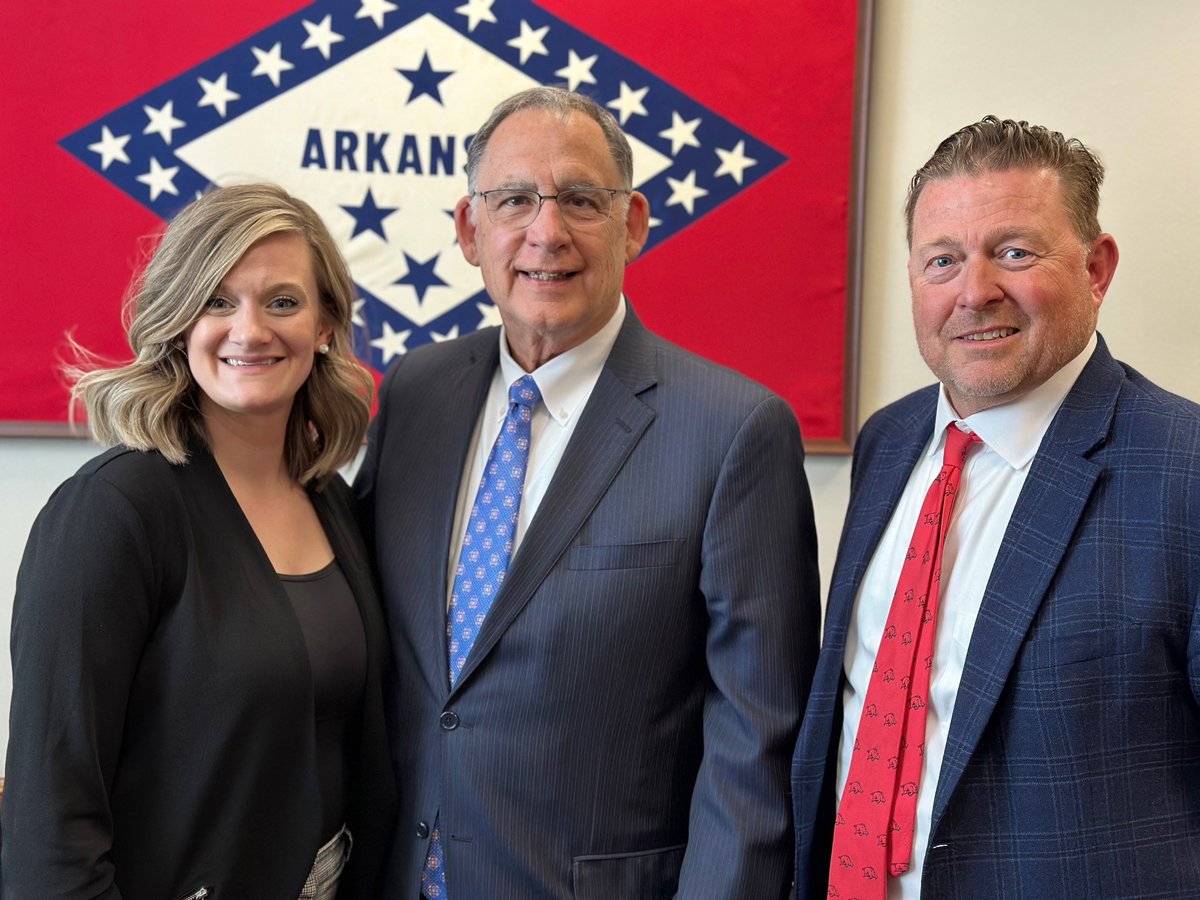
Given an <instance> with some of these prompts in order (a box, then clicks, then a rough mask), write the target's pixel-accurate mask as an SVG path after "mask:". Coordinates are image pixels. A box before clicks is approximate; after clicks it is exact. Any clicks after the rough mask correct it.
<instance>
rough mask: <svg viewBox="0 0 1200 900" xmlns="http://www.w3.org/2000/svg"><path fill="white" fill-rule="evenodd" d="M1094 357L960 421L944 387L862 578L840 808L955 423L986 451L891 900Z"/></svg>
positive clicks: (963, 518) (849, 642)
mask: <svg viewBox="0 0 1200 900" xmlns="http://www.w3.org/2000/svg"><path fill="white" fill-rule="evenodd" d="M1095 348H1096V336H1095V334H1093V335H1092V337H1091V339H1090V340H1089V341H1088V344H1087V346H1086V347H1085V348H1084V350H1083V352H1082V353H1080V354H1079V355H1078V356H1077V357H1075V359H1073V360H1072V361H1071V362H1069V363H1067V364H1066V365H1065V366H1063V367H1062V368H1061V369H1059V370H1058V371H1057V372H1056V373H1055V374H1054V375H1052V376H1051V377H1050V378H1049V379H1048V380H1047V381H1046V382H1045V383H1043V384H1041V385H1040V386H1038V387H1036V388H1034V389H1033V390H1031V391H1030V392H1029V393H1027V394H1025V395H1024V396H1023V397H1021V398H1019V399H1017V400H1015V401H1013V402H1012V403H1007V404H1004V405H1002V406H996V407H993V408H991V409H987V410H984V411H983V412H979V413H976V414H975V415H973V416H968V417H967V418H966V419H960V418H959V417H958V416H957V415H956V414H955V412H954V409H953V407H952V406H951V405H950V401H949V399H948V398H947V397H946V389H945V387H944V386H943V387H942V388H941V390H940V392H939V394H938V407H937V416H936V418H935V420H934V426H933V434H932V435H930V438H929V441H928V443H927V444H926V447H925V451H924V453H923V454H922V455H921V456H920V457H919V459H918V460H917V464H916V466H914V467H913V470H912V473H911V474H910V475H909V478H908V483H907V485H905V488H904V492H903V493H902V494H901V495H900V500H899V503H898V504H897V505H896V509H895V511H894V512H893V513H892V518H891V519H890V520H889V522H888V525H887V528H886V529H885V530H884V533H883V537H882V538H881V539H880V541H879V546H878V547H876V548H875V553H874V555H873V556H872V557H871V563H870V565H869V566H868V567H867V571H866V573H865V574H864V576H863V581H862V585H861V586H860V587H859V593H858V598H857V600H856V602H855V606H854V613H853V616H852V617H851V620H850V627H849V630H848V632H847V634H846V655H845V660H844V668H845V673H846V685H845V688H844V690H843V693H842V706H843V709H844V719H843V722H842V739H841V748H840V750H839V754H838V778H837V784H838V802H839V803H840V802H841V797H842V789H843V787H844V786H845V784H846V777H847V773H848V772H849V770H850V757H851V754H852V752H853V748H854V737H855V735H856V734H857V732H858V724H859V718H860V717H861V715H862V708H863V701H864V699H865V698H866V694H867V685H868V682H869V681H870V678H871V669H872V667H873V666H874V663H875V655H876V653H877V652H878V650H879V642H880V640H881V638H882V635H883V628H884V625H885V624H886V622H887V617H888V612H889V611H890V607H891V601H892V595H893V594H894V593H895V590H896V582H897V580H898V579H899V577H900V568H901V565H902V563H903V560H904V554H905V552H906V551H907V548H908V543H909V540H910V538H911V537H912V532H913V527H914V524H915V523H916V520H917V515H918V513H919V512H920V509H921V504H922V502H923V501H924V499H925V494H926V493H927V492H928V491H929V486H930V485H931V484H932V483H933V479H934V477H935V476H936V475H937V473H938V472H939V471H940V470H941V466H942V451H943V447H944V441H945V435H946V428H947V426H948V425H949V424H950V423H951V422H957V423H959V425H960V426H961V427H962V428H963V430H964V431H968V432H970V431H973V432H975V433H976V434H978V435H979V436H980V438H982V439H983V442H984V446H982V447H979V448H976V449H975V450H974V451H972V453H971V455H970V456H969V457H968V458H967V465H966V468H965V469H964V470H963V475H962V481H961V483H960V485H959V491H958V498H957V500H956V501H955V505H954V513H953V515H952V517H951V519H950V528H949V531H948V532H947V534H946V543H945V548H944V551H943V559H942V579H941V593H940V595H939V599H938V620H937V632H936V634H935V641H934V658H933V669H932V672H931V675H930V687H929V697H928V698H927V700H928V710H927V714H928V718H927V719H926V724H925V755H924V758H923V760H922V767H921V785H920V791H919V793H918V795H917V820H916V830H915V833H914V835H913V859H912V865H911V867H910V868H909V870H908V871H907V872H906V873H905V874H904V875H902V876H900V877H899V878H889V879H888V897H889V900H899V898H904V900H915V898H918V897H920V896H921V872H922V870H923V868H924V862H925V850H926V847H927V846H928V843H929V828H930V819H931V815H932V812H933V798H934V795H935V794H936V792H937V785H938V777H939V775H940V773H941V768H942V757H943V755H944V753H945V750H946V738H947V736H948V735H949V733H950V719H951V716H953V714H954V701H955V699H956V698H957V696H958V685H959V682H960V681H961V680H962V673H963V666H964V664H965V662H966V658H967V648H968V646H969V645H970V642H971V633H972V632H973V631H974V628H975V619H976V617H977V616H978V614H979V606H980V604H981V603H982V602H983V594H984V591H985V590H986V588H987V585H988V581H989V579H990V578H991V575H992V566H993V564H994V563H995V561H996V554H997V553H998V552H999V550H1000V544H1001V542H1002V541H1003V539H1004V533H1005V531H1006V530H1007V529H1008V523H1009V520H1010V519H1011V518H1012V512H1013V508H1014V507H1015V506H1016V503H1017V498H1018V497H1019V496H1020V494H1021V488H1022V486H1023V485H1024V484H1025V477H1026V475H1027V474H1028V473H1029V466H1030V464H1031V463H1032V462H1033V458H1034V456H1036V454H1037V451H1038V447H1039V446H1040V445H1041V443H1042V438H1043V437H1044V436H1045V434H1046V431H1047V429H1048V428H1049V427H1050V423H1051V421H1052V420H1053V419H1054V416H1055V414H1056V413H1057V412H1058V408H1059V407H1060V406H1061V405H1062V402H1063V400H1064V399H1066V396H1067V394H1068V393H1069V392H1070V390H1071V387H1072V386H1073V385H1074V384H1075V380H1076V379H1077V378H1078V377H1079V373H1080V372H1082V371H1083V367H1084V366H1085V365H1086V364H1087V361H1088V360H1089V359H1090V358H1091V355H1092V351H1093V350H1095ZM896 439H897V440H901V439H902V436H901V435H897V436H896ZM959 557H962V558H963V559H964V560H965V561H966V562H965V563H964V564H963V565H962V566H958V565H956V561H957V560H958V558H959Z"/></svg>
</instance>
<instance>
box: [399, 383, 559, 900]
mask: <svg viewBox="0 0 1200 900" xmlns="http://www.w3.org/2000/svg"><path fill="white" fill-rule="evenodd" d="M541 399H542V392H541V391H539V390H538V386H537V384H536V383H535V382H534V380H533V376H532V375H525V376H523V377H521V378H518V379H517V380H516V381H514V382H513V384H512V387H510V388H509V389H508V415H507V416H505V418H504V424H503V425H502V426H501V427H500V434H498V435H497V436H496V443H494V444H493V445H492V452H491V453H490V454H488V460H487V465H486V466H484V469H483V478H481V479H480V480H479V490H478V491H476V492H475V502H474V503H473V504H472V505H471V516H470V519H468V521H467V530H466V533H465V534H464V535H463V543H462V552H461V554H460V555H459V558H458V568H457V569H455V571H454V589H453V590H452V591H451V594H450V614H449V616H448V617H447V621H446V643H447V650H448V654H449V662H450V686H451V687H453V686H454V682H455V681H457V680H458V673H459V672H461V671H462V668H463V666H465V665H466V663H467V655H468V654H469V653H470V652H471V647H472V646H474V644H475V637H476V636H477V635H478V634H479V629H480V628H481V627H482V626H483V620H484V619H485V618H486V617H487V614H488V610H489V609H491V607H492V601H493V600H495V599H496V594H498V593H499V592H500V586H501V585H502V584H504V573H505V572H506V571H508V562H509V560H510V559H512V551H513V539H514V537H515V536H516V532H517V516H518V515H519V514H520V512H521V491H522V489H523V488H524V486H525V469H526V467H527V465H528V463H529V429H530V423H531V422H532V421H533V408H534V407H535V406H537V404H538V403H540V402H541ZM438 818H439V821H436V822H434V825H433V833H432V834H431V835H430V836H429V853H428V856H427V858H426V860H425V868H424V869H422V871H421V892H422V893H423V894H424V895H425V896H426V897H428V898H429V900H446V856H445V851H444V849H443V845H442V836H441V822H440V818H441V817H440V816H439V817H438Z"/></svg>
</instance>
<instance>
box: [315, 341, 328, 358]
mask: <svg viewBox="0 0 1200 900" xmlns="http://www.w3.org/2000/svg"><path fill="white" fill-rule="evenodd" d="M317 352H318V353H320V354H321V355H322V356H324V355H325V354H326V353H328V352H329V345H328V344H317Z"/></svg>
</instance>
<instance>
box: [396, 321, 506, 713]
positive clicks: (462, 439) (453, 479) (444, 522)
mask: <svg viewBox="0 0 1200 900" xmlns="http://www.w3.org/2000/svg"><path fill="white" fill-rule="evenodd" d="M497 334H498V329H495V328H489V329H486V331H483V332H477V333H476V334H475V335H472V336H469V337H465V338H462V340H464V341H471V342H473V345H472V346H471V347H470V348H469V351H468V355H467V358H466V360H465V361H464V364H463V365H462V366H461V367H460V368H458V369H457V370H456V371H454V372H453V373H452V374H451V375H450V377H449V378H448V379H447V383H446V384H445V385H444V390H443V391H439V392H438V394H437V397H436V398H435V399H434V403H435V405H433V406H431V409H432V410H433V412H432V415H436V416H437V417H438V419H439V421H437V422H415V423H409V424H408V425H404V424H400V423H398V426H397V427H411V428H415V429H419V430H420V432H421V433H420V434H419V435H418V436H417V437H416V440H419V441H420V442H421V443H423V444H424V448H423V449H422V450H421V451H420V457H421V458H423V459H425V460H427V461H428V466H429V467H428V469H426V470H424V471H423V472H422V473H420V478H421V481H422V484H421V486H420V487H419V493H418V494H417V495H414V499H413V501H412V502H413V503H414V508H422V507H423V508H424V509H425V511H426V513H427V515H428V532H427V537H426V544H425V547H426V550H425V552H424V553H423V554H421V562H422V565H423V570H422V573H421V575H420V576H419V577H414V582H415V583H416V584H418V585H419V587H418V588H417V590H416V591H414V593H413V596H416V597H420V598H422V599H421V600H420V603H421V612H420V618H419V619H418V620H417V622H416V625H415V627H414V629H413V632H412V633H413V634H417V635H427V636H428V639H427V640H425V639H423V640H421V642H420V643H419V645H418V646H417V647H416V650H417V653H418V654H419V655H420V656H421V657H422V658H421V670H422V671H423V672H426V673H430V678H431V679H436V685H437V688H438V689H439V690H442V691H448V690H449V686H450V662H449V659H448V656H447V653H446V597H447V593H446V591H447V584H448V582H447V572H448V567H449V561H450V548H451V545H452V544H451V537H452V534H451V532H452V531H453V530H454V514H455V511H456V510H457V508H458V499H459V486H460V484H461V482H462V477H463V470H464V467H465V466H466V457H467V453H468V451H469V450H470V447H471V437H472V436H473V435H474V433H475V426H476V424H477V423H478V421H479V410H480V409H481V408H482V406H483V403H484V401H485V400H486V398H487V392H488V388H489V387H490V386H491V382H492V376H493V375H494V374H495V371H496V366H497V365H498V364H499V359H500V345H499V339H498V337H497ZM414 458H415V455H414ZM468 490H470V491H472V492H474V490H475V486H474V485H471V486H469V487H468ZM447 498H449V499H447Z"/></svg>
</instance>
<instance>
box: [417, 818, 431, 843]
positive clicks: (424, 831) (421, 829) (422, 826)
mask: <svg viewBox="0 0 1200 900" xmlns="http://www.w3.org/2000/svg"><path fill="white" fill-rule="evenodd" d="M417 837H419V838H422V839H424V838H427V837H429V825H427V824H426V823H425V822H418V823H417Z"/></svg>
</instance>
